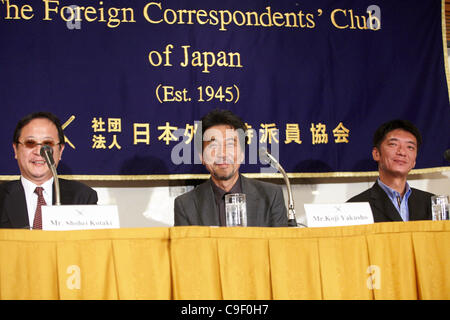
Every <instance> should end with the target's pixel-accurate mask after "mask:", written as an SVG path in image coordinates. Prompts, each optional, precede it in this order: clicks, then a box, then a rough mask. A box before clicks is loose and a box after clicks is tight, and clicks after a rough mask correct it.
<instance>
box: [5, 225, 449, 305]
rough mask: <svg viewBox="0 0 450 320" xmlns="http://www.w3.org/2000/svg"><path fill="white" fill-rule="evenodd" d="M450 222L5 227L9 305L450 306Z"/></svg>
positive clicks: (6, 280)
mask: <svg viewBox="0 0 450 320" xmlns="http://www.w3.org/2000/svg"><path fill="white" fill-rule="evenodd" d="M449 271H450V221H411V222H389V223H376V224H370V225H359V226H346V227H327V228H259V227H258V228H256V227H248V228H239V227H236V228H225V227H195V226H191V227H167V228H125V229H103V230H80V231H40V230H39V231H37V230H18V229H0V299H164V300H166V299H167V300H168V299H182V300H197V299H202V300H209V299H214V300H216V299H218V300H220V299H226V300H234V299H239V300H241V299H244V300H253V299H257V300H270V299H277V300H278V299H450V272H449Z"/></svg>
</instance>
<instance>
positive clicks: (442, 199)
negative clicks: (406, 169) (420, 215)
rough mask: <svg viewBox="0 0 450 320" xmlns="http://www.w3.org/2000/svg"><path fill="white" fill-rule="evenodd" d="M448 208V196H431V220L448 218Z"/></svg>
mask: <svg viewBox="0 0 450 320" xmlns="http://www.w3.org/2000/svg"><path fill="white" fill-rule="evenodd" d="M448 210H449V204H448V196H445V195H438V196H432V197H431V211H432V214H433V220H449V214H448Z"/></svg>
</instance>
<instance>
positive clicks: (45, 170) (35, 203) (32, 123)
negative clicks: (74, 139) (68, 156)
mask: <svg viewBox="0 0 450 320" xmlns="http://www.w3.org/2000/svg"><path fill="white" fill-rule="evenodd" d="M43 145H47V146H49V147H51V148H52V149H53V158H54V161H55V165H56V166H57V165H58V163H59V161H60V160H61V155H62V153H63V150H64V145H65V140H64V133H63V129H62V127H61V123H60V121H59V119H58V118H57V117H56V116H55V115H53V114H52V113H49V112H37V113H32V114H29V115H27V116H26V117H25V118H23V119H21V120H20V121H19V122H18V124H17V126H16V129H15V131H14V137H13V149H14V154H15V159H17V163H18V166H19V169H20V174H21V177H20V180H15V181H10V182H6V183H3V184H2V185H0V228H30V229H42V216H41V205H45V204H54V202H55V197H54V193H55V192H54V186H53V180H54V178H53V175H52V172H51V171H50V169H49V167H48V166H47V164H46V162H45V159H44V158H43V157H42V156H41V155H40V150H41V147H42V146H43ZM59 186H60V195H61V204H97V200H98V198H97V192H96V191H95V190H93V189H92V188H90V187H88V186H86V185H84V184H82V183H80V182H78V181H73V180H65V179H59Z"/></svg>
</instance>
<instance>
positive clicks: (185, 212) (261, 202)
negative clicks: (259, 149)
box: [175, 109, 287, 227]
mask: <svg viewBox="0 0 450 320" xmlns="http://www.w3.org/2000/svg"><path fill="white" fill-rule="evenodd" d="M201 120H202V141H201V142H202V149H200V150H203V152H202V154H201V160H202V163H203V165H204V166H205V167H206V169H207V170H208V171H209V172H210V174H211V178H210V179H208V181H206V182H204V183H202V184H200V185H199V186H197V187H196V188H195V189H194V190H191V191H189V192H187V193H185V194H183V195H181V196H179V197H177V198H176V199H175V226H186V225H197V226H225V225H226V219H225V200H224V198H225V195H226V194H229V193H244V194H245V195H246V200H247V225H248V226H258V227H287V211H286V206H285V202H284V197H283V192H282V190H281V187H280V186H277V185H274V184H271V183H266V182H262V181H258V180H253V179H249V178H246V177H244V176H242V175H241V174H240V173H239V167H240V164H241V162H242V161H243V159H244V147H245V132H246V130H247V127H246V125H245V124H244V122H243V121H242V120H241V119H240V118H239V117H238V116H236V115H235V114H233V113H232V112H231V111H229V110H218V109H216V110H213V111H211V112H209V113H208V114H207V115H205V116H204V117H203V118H202V119H201Z"/></svg>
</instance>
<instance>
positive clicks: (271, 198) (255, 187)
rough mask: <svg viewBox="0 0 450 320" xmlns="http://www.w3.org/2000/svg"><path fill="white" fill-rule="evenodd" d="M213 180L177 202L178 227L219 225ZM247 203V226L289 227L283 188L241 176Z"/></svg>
mask: <svg viewBox="0 0 450 320" xmlns="http://www.w3.org/2000/svg"><path fill="white" fill-rule="evenodd" d="M212 183H213V182H212V181H211V179H209V180H208V181H206V182H204V183H202V184H201V185H199V186H197V187H196V188H195V189H194V190H191V191H189V192H187V193H185V194H182V195H181V196H178V197H177V198H176V199H175V226H187V225H197V226H219V225H220V222H219V210H218V209H217V206H216V202H215V199H214V192H213V189H212V186H211V184H212ZM241 187H242V193H245V195H246V200H247V226H249V227H250V226H255V227H256V226H257V227H287V211H286V206H285V204H284V197H283V191H282V189H281V187H280V186H277V185H275V184H271V183H267V182H262V181H258V180H253V179H248V178H245V177H244V176H241Z"/></svg>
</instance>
